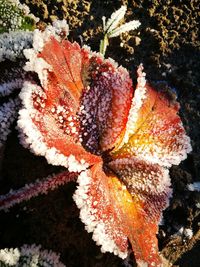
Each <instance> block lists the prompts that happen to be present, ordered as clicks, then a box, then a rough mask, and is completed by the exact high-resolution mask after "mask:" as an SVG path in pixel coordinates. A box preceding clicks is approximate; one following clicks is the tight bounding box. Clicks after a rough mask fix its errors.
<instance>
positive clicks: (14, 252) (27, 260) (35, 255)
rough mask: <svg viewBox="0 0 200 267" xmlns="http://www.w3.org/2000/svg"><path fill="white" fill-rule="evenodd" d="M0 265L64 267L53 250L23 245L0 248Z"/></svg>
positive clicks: (5, 266)
mask: <svg viewBox="0 0 200 267" xmlns="http://www.w3.org/2000/svg"><path fill="white" fill-rule="evenodd" d="M0 266H1V267H10V266H13V267H65V265H64V264H63V263H61V261H60V255H59V254H56V253H55V252H53V251H51V250H50V251H48V250H43V249H41V246H36V245H35V244H33V245H23V246H22V247H21V248H15V249H13V248H5V249H1V250H0Z"/></svg>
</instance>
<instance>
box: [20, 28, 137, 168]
mask: <svg viewBox="0 0 200 267" xmlns="http://www.w3.org/2000/svg"><path fill="white" fill-rule="evenodd" d="M37 38H38V32H35V34H34V42H33V47H34V49H31V50H26V52H25V53H26V56H27V57H28V58H29V60H30V61H29V62H28V63H27V65H26V70H27V71H32V72H36V73H37V75H38V77H39V79H40V84H38V85H37V84H36V83H33V82H32V83H30V82H27V83H25V85H24V88H23V90H22V92H21V94H20V97H21V99H22V103H23V106H24V108H23V109H22V110H21V111H20V117H19V121H18V126H19V128H20V129H21V132H22V135H21V136H23V137H22V138H21V140H22V143H24V144H25V145H26V144H28V145H30V148H31V149H32V150H33V151H34V152H35V153H36V154H40V155H44V156H45V157H46V158H47V159H48V160H49V162H50V163H53V164H56V165H57V164H59V165H63V166H65V167H68V168H70V170H74V171H80V170H81V169H82V168H85V167H87V166H88V165H87V166H86V165H84V162H87V163H88V164H94V163H95V162H98V161H99V158H98V157H97V156H95V155H92V154H91V153H93V154H100V153H101V152H100V151H99V150H98V149H96V147H100V148H101V149H102V150H106V149H108V148H112V147H113V146H115V144H117V143H118V142H119V140H121V138H122V135H123V133H124V131H125V125H126V122H127V116H128V112H129V109H130V105H131V98H132V93H133V89H132V87H131V80H130V78H129V75H128V73H127V71H126V70H125V69H123V68H122V67H119V68H117V66H115V64H114V63H113V62H112V61H109V60H103V59H102V58H101V56H100V55H98V54H96V53H92V52H91V51H90V50H88V48H80V47H79V45H78V44H77V43H70V42H69V41H66V40H59V39H58V38H56V36H55V37H54V36H51V35H50V34H49V37H48V38H46V33H45V32H44V33H42V34H41V35H39V41H40V40H41V39H42V38H43V39H44V38H46V40H45V41H43V40H42V41H41V43H42V45H43V47H42V49H41V46H40V48H39V52H38V48H37V45H38V39H37ZM94 106H95V107H94ZM116 124H117V125H118V126H117V127H115V125H116ZM93 143H94V144H93ZM85 149H86V150H87V151H86V150H85ZM89 152H90V153H89ZM55 155H57V157H55ZM58 155H59V156H58ZM72 155H73V156H72ZM66 157H73V160H74V166H73V167H72V169H71V167H70V166H72V164H71V162H72V160H71V159H67V158H66ZM74 157H75V158H74ZM76 159H77V160H78V161H79V162H80V161H81V160H82V162H83V164H82V163H81V165H79V166H78V162H76ZM75 163H77V168H78V169H73V168H74V167H75Z"/></svg>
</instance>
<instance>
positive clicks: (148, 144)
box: [113, 66, 191, 167]
mask: <svg viewBox="0 0 200 267" xmlns="http://www.w3.org/2000/svg"><path fill="white" fill-rule="evenodd" d="M138 75H139V77H138V86H137V88H136V91H135V96H134V99H133V103H132V107H131V111H130V114H129V121H128V123H127V130H126V134H125V138H124V140H123V143H122V144H121V147H122V148H121V149H119V150H118V151H114V152H113V156H114V157H115V156H118V155H119V157H122V156H123V157H132V156H137V157H141V158H143V159H144V160H147V161H149V162H152V163H158V164H160V165H164V166H168V167H169V166H171V165H172V164H176V165H177V164H179V163H180V161H181V160H183V159H185V158H186V156H187V153H188V152H190V151H191V146H190V140H189V138H188V137H187V136H186V134H185V130H184V128H183V125H182V122H181V119H180V117H179V116H178V115H177V112H178V110H179V105H178V103H177V102H176V101H175V100H173V101H172V100H171V99H170V98H169V97H168V96H167V95H166V94H165V93H162V92H157V91H155V90H154V89H153V88H152V87H151V86H149V85H148V84H146V81H145V79H144V73H143V72H142V67H141V66H140V67H139V69H138Z"/></svg>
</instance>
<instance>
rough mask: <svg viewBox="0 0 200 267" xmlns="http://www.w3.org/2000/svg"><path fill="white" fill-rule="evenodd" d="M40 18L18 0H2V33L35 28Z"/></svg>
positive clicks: (0, 28)
mask: <svg viewBox="0 0 200 267" xmlns="http://www.w3.org/2000/svg"><path fill="white" fill-rule="evenodd" d="M37 21H38V19H37V18H36V17H35V16H33V15H32V14H29V8H28V6H26V5H25V4H24V5H22V4H20V2H19V1H18V0H0V33H2V32H9V31H16V30H33V29H34V28H35V23H36V22H37Z"/></svg>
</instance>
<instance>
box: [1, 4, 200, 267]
mask: <svg viewBox="0 0 200 267" xmlns="http://www.w3.org/2000/svg"><path fill="white" fill-rule="evenodd" d="M21 2H23V3H26V4H27V5H28V6H29V7H30V9H31V12H32V13H33V14H34V15H36V16H38V17H39V18H40V19H41V21H40V23H39V25H38V27H40V28H43V27H44V26H45V24H47V23H50V22H52V21H53V20H55V19H57V18H59V19H63V18H65V19H66V20H67V21H68V23H69V26H70V35H69V39H70V40H71V41H73V40H76V41H77V42H79V43H80V44H87V45H90V46H91V48H92V49H93V50H98V49H99V42H100V39H101V38H102V20H101V17H102V16H103V15H104V16H106V17H109V16H110V14H111V13H112V12H113V11H114V10H116V9H118V8H119V7H120V6H121V5H122V4H126V5H127V6H128V11H127V15H126V18H125V19H126V21H129V20H132V19H139V20H140V22H141V27H140V28H139V30H137V31H135V32H131V33H126V34H123V35H122V36H120V37H117V38H115V39H113V40H112V41H111V42H110V46H109V49H108V51H107V55H109V56H110V57H112V58H114V59H115V60H116V61H118V62H119V63H120V64H121V65H123V66H124V67H126V68H127V69H128V70H129V71H130V73H131V75H132V78H133V81H134V83H135V81H136V73H135V70H136V67H137V66H138V64H139V63H140V62H143V63H144V66H145V70H146V72H147V79H148V80H149V81H150V82H152V84H156V82H157V81H164V82H165V81H166V82H167V84H164V86H171V87H172V88H174V90H176V92H177V94H178V99H179V102H180V104H181V117H182V120H183V123H184V125H185V129H186V131H187V133H188V135H189V136H190V137H191V142H192V146H193V152H192V153H191V154H190V155H189V156H188V159H187V160H185V161H184V162H183V163H182V164H181V165H179V166H174V167H172V168H171V178H172V184H173V188H174V194H173V198H172V199H171V203H170V206H169V208H168V209H167V210H166V211H165V212H164V220H163V221H164V224H163V225H161V226H160V231H159V234H158V239H159V245H160V250H161V251H162V254H163V256H165V257H166V258H167V259H168V260H169V261H170V262H171V263H172V264H173V266H179V267H199V266H200V260H199V256H198V255H199V250H200V242H199V240H200V230H199V227H200V223H199V221H200V193H198V192H190V191H188V190H187V188H186V185H187V184H188V183H191V182H193V181H198V180H199V179H200V139H199V136H200V111H199V105H200V75H199V70H200V61H199V58H200V38H199V25H198V16H199V1H198V0H184V1H182V0H161V1H157V0H153V1H145V0H140V1H139V0H135V1H134V0H132V1H128V0H127V1H126V0H121V1H120V0H118V1H114V0H96V1H91V0H90V1H89V0H83V1H78V0H75V1H72V0H23V1H21ZM13 130H14V126H13ZM4 149H5V150H4V154H2V153H1V154H2V155H1V156H0V157H1V161H2V162H1V164H0V166H1V177H2V178H1V180H0V193H6V192H7V191H8V190H9V189H10V187H13V188H19V187H21V186H23V185H24V184H25V183H29V182H31V181H34V180H35V179H37V178H40V177H45V176H47V175H48V174H50V173H52V172H57V171H60V168H56V167H54V166H51V165H48V164H47V163H46V161H45V159H44V158H42V157H36V156H34V155H33V154H31V152H29V151H28V150H26V149H24V148H23V147H22V146H20V145H19V143H18V139H17V132H16V131H15V130H14V131H13V132H12V134H11V135H10V136H9V138H8V141H7V143H6V146H5V148H4ZM75 186H76V185H75V184H73V183H71V184H68V185H66V186H63V187H61V188H59V189H58V190H55V191H54V192H50V193H49V194H48V195H46V196H39V197H37V198H35V199H33V200H31V201H29V202H27V203H22V204H20V205H17V206H16V207H14V208H12V209H11V210H10V212H9V213H4V212H1V214H0V225H1V227H0V247H1V248H4V247H15V246H21V245H22V244H24V243H28V244H29V243H36V244H41V245H42V246H43V247H44V248H47V249H52V250H54V251H57V252H59V253H60V254H61V259H62V261H63V263H65V264H66V266H68V267H84V266H85V267H90V266H91V267H114V266H115V267H117V266H118V267H122V266H127V265H126V264H127V262H126V264H125V263H124V262H123V261H122V260H121V259H119V258H117V257H115V256H114V255H112V254H109V253H106V254H102V253H101V252H100V249H99V247H97V246H96V245H95V244H94V242H93V241H92V239H91V234H88V233H87V232H86V231H85V230H84V226H83V224H82V223H81V222H80V220H79V211H78V209H77V208H76V205H75V203H74V202H73V200H72V194H73V192H74V190H75ZM180 227H185V228H190V229H192V230H193V234H194V235H193V237H192V238H191V239H189V238H188V237H187V236H186V235H184V234H182V235H178V234H177V231H178V229H179V228H180ZM132 258H133V257H132ZM130 262H131V264H132V265H133V266H134V259H130Z"/></svg>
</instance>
